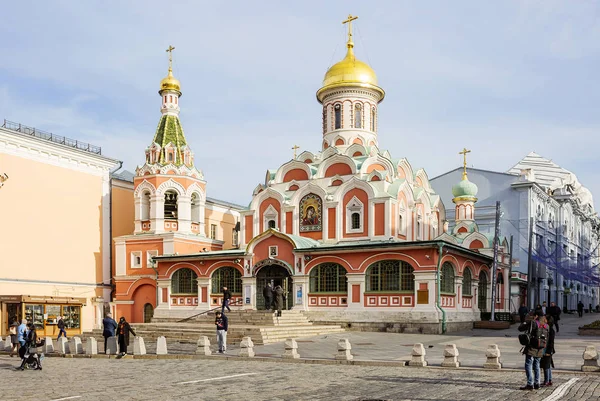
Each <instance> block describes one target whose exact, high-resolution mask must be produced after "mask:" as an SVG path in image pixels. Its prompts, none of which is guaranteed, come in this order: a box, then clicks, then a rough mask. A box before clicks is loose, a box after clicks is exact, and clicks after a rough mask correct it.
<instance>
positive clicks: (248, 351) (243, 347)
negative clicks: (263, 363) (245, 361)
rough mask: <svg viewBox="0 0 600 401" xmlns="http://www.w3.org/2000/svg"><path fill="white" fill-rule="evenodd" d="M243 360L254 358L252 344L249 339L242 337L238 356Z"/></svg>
mask: <svg viewBox="0 0 600 401" xmlns="http://www.w3.org/2000/svg"><path fill="white" fill-rule="evenodd" d="M239 356H242V357H245V358H254V343H253V342H252V339H251V338H250V337H244V338H243V339H242V342H241V343H240V355H239Z"/></svg>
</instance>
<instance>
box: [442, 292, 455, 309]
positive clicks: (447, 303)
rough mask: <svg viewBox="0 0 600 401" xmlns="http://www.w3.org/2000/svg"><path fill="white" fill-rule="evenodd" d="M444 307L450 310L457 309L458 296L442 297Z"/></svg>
mask: <svg viewBox="0 0 600 401" xmlns="http://www.w3.org/2000/svg"><path fill="white" fill-rule="evenodd" d="M442 307H448V308H454V307H456V296H454V295H442Z"/></svg>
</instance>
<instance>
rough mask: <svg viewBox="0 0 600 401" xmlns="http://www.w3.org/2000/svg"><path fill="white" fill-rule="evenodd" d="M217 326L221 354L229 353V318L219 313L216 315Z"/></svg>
mask: <svg viewBox="0 0 600 401" xmlns="http://www.w3.org/2000/svg"><path fill="white" fill-rule="evenodd" d="M215 316H216V318H215V325H216V326H217V344H218V345H219V353H220V354H222V353H224V352H225V351H227V328H228V326H229V324H228V319H227V316H225V315H224V314H223V313H221V312H219V311H217V313H215Z"/></svg>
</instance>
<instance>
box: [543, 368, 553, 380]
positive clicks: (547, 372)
mask: <svg viewBox="0 0 600 401" xmlns="http://www.w3.org/2000/svg"><path fill="white" fill-rule="evenodd" d="M551 381H552V368H548V369H544V383H548V382H551Z"/></svg>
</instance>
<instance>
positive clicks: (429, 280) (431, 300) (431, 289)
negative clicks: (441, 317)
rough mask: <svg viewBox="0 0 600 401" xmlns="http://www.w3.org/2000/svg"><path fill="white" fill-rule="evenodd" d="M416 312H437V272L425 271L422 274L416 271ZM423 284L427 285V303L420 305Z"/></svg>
mask: <svg viewBox="0 0 600 401" xmlns="http://www.w3.org/2000/svg"><path fill="white" fill-rule="evenodd" d="M414 275H415V308H414V310H415V311H435V310H436V307H435V303H436V300H437V297H436V284H437V280H436V274H435V271H425V272H420V271H417V270H415V271H414ZM421 284H426V285H427V303H426V304H419V303H418V292H417V291H418V290H419V288H420V286H421Z"/></svg>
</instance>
